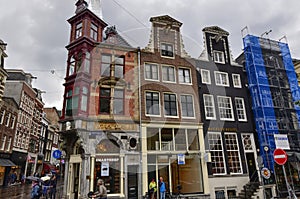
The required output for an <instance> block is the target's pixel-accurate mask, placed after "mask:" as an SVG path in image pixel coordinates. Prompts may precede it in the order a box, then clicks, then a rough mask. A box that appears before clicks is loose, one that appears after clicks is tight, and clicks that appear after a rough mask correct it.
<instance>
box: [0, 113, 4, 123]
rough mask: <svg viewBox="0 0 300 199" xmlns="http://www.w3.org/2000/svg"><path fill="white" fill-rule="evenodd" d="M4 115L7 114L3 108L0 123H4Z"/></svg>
mask: <svg viewBox="0 0 300 199" xmlns="http://www.w3.org/2000/svg"><path fill="white" fill-rule="evenodd" d="M4 115H5V110H1V112H0V124H3V121H4Z"/></svg>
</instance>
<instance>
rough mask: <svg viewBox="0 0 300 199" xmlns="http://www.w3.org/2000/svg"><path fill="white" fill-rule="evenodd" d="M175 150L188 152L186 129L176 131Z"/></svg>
mask: <svg viewBox="0 0 300 199" xmlns="http://www.w3.org/2000/svg"><path fill="white" fill-rule="evenodd" d="M174 136H175V150H178V151H180V150H184V151H185V150H186V135H185V129H174Z"/></svg>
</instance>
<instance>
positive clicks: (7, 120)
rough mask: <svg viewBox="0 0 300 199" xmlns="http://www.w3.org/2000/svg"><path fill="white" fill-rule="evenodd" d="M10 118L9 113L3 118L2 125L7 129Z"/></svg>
mask: <svg viewBox="0 0 300 199" xmlns="http://www.w3.org/2000/svg"><path fill="white" fill-rule="evenodd" d="M10 116H11V113H6V115H5V118H4V124H5V126H7V127H8V126H9V122H10Z"/></svg>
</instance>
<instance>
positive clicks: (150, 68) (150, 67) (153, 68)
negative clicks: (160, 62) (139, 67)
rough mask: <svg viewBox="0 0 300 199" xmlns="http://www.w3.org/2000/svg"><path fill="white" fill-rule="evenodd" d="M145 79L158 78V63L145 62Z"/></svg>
mask: <svg viewBox="0 0 300 199" xmlns="http://www.w3.org/2000/svg"><path fill="white" fill-rule="evenodd" d="M145 79H147V80H158V66H157V64H148V63H146V64H145Z"/></svg>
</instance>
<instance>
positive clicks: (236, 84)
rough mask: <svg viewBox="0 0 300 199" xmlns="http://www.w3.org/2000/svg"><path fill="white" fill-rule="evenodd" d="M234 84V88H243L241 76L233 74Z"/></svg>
mask: <svg viewBox="0 0 300 199" xmlns="http://www.w3.org/2000/svg"><path fill="white" fill-rule="evenodd" d="M232 83H233V87H234V88H242V83H241V76H240V74H232Z"/></svg>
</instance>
